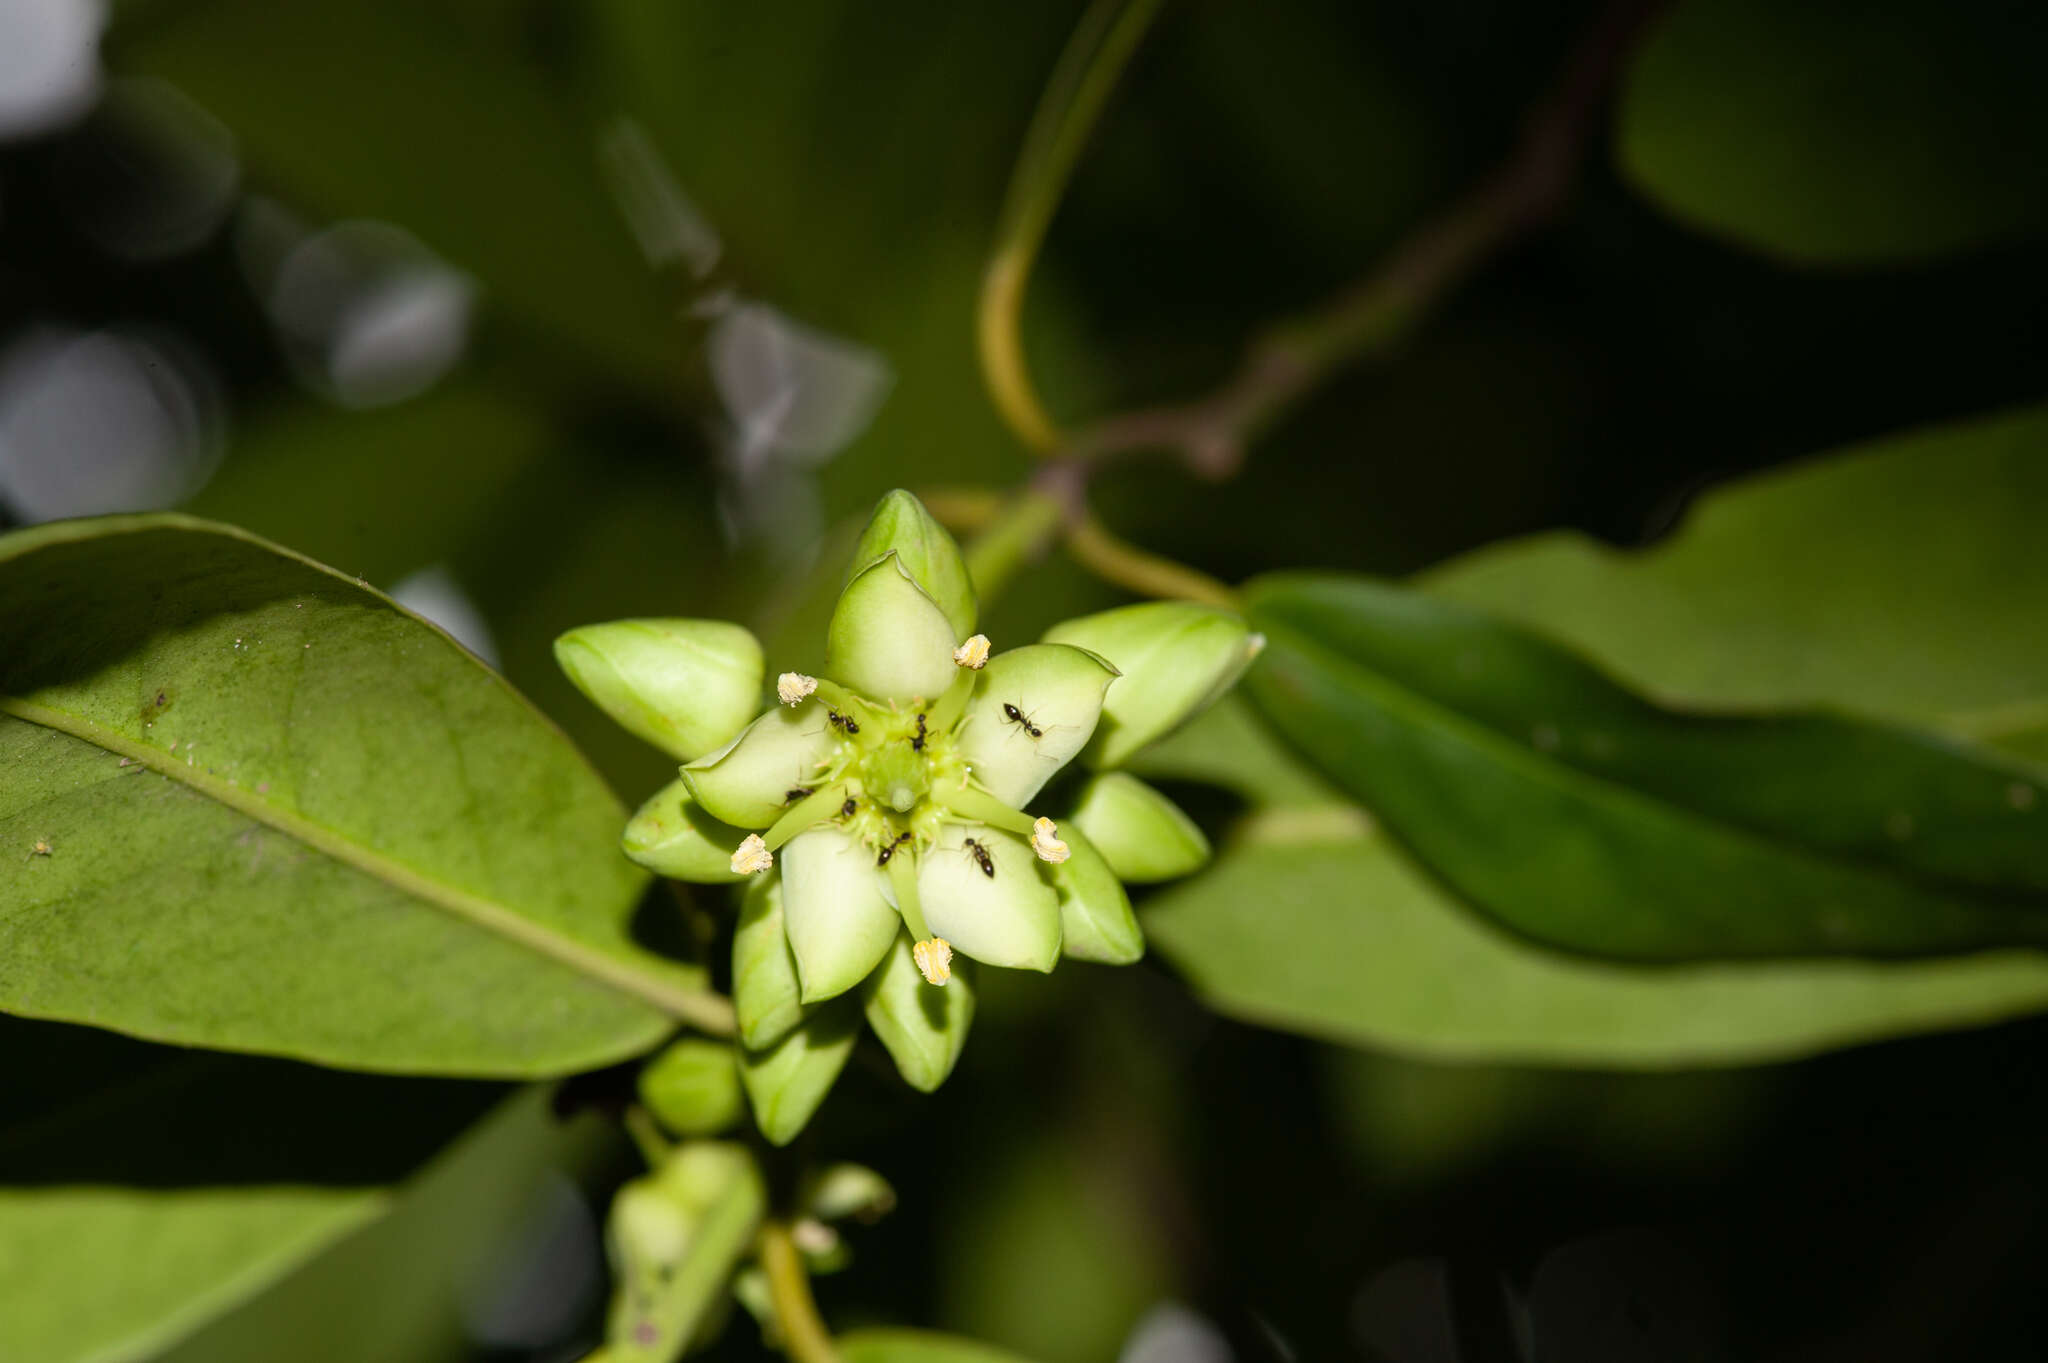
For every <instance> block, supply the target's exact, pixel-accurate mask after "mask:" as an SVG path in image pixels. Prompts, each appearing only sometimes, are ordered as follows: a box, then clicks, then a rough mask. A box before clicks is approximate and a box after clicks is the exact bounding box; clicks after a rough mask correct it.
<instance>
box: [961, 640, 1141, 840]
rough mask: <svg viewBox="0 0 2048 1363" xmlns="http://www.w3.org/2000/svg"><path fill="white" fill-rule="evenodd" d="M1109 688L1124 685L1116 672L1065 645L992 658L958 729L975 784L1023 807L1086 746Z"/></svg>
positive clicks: (1030, 648)
mask: <svg viewBox="0 0 2048 1363" xmlns="http://www.w3.org/2000/svg"><path fill="white" fill-rule="evenodd" d="M1111 682H1116V683H1117V686H1119V687H1120V686H1122V685H1123V683H1122V682H1120V681H1118V680H1117V671H1116V668H1114V667H1112V666H1111V665H1110V664H1109V663H1108V662H1106V661H1105V660H1104V659H1102V658H1101V657H1100V656H1098V655H1096V654H1094V653H1091V652H1089V651H1088V650H1087V649H1085V648H1073V647H1070V646H1068V645H1066V644H1027V645H1025V646H1024V647H1023V648H1013V649H1011V650H1009V651H1008V652H1007V653H998V654H997V655H996V656H995V657H993V658H990V659H989V660H988V666H986V667H984V668H983V669H982V670H981V675H980V676H979V677H977V678H975V681H974V697H973V699H972V700H970V701H969V702H968V704H967V713H966V715H965V717H963V718H962V719H961V721H960V726H959V728H958V730H957V731H956V732H957V733H958V735H959V745H960V755H961V756H963V757H965V758H966V759H967V763H968V765H969V766H970V767H972V768H973V770H974V779H975V781H976V783H978V784H979V785H980V786H981V787H982V788H983V789H984V790H986V791H988V793H989V794H991V795H993V796H995V797H996V798H997V799H998V800H1001V801H1003V802H1004V803H1005V804H1010V805H1017V806H1020V807H1021V806H1022V805H1023V804H1024V802H1025V801H1027V800H1029V799H1030V798H1031V797H1032V796H1034V795H1036V794H1038V792H1039V790H1040V789H1041V788H1042V787H1043V786H1044V785H1045V783H1046V782H1047V781H1049V780H1051V779H1052V777H1053V774H1054V773H1055V772H1057V771H1058V770H1059V769H1060V768H1061V767H1063V766H1065V765H1066V764H1067V762H1068V761H1069V760H1070V759H1071V758H1072V757H1073V756H1074V754H1075V753H1077V752H1079V751H1081V748H1082V746H1083V745H1084V744H1086V743H1087V742H1088V739H1089V736H1090V735H1091V734H1093V733H1094V732H1095V726H1096V721H1097V720H1098V719H1099V718H1101V716H1102V714H1103V712H1104V701H1103V695H1104V692H1106V691H1114V690H1115V689H1116V688H1115V687H1112V686H1111V685H1110V683H1111ZM1013 711H1014V713H1012V712H1013ZM1034 731H1035V732H1034Z"/></svg>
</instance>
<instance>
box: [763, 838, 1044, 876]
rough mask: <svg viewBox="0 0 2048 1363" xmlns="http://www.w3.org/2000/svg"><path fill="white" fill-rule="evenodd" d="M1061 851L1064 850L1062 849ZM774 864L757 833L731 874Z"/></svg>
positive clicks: (771, 855)
mask: <svg viewBox="0 0 2048 1363" xmlns="http://www.w3.org/2000/svg"><path fill="white" fill-rule="evenodd" d="M1061 850H1062V851H1064V850H1065V849H1064V848H1062V849H1061ZM774 864H775V854H774V853H773V852H771V851H769V850H768V844H767V843H765V842H762V841H761V835H760V834H759V833H749V834H747V836H746V840H745V841H744V842H742V843H741V844H740V845H739V850H738V851H736V852H734V853H733V854H732V873H733V874H734V875H736V876H750V875H753V874H755V873H756V872H758V871H765V870H767V869H768V868H769V867H771V866H773V865H774Z"/></svg>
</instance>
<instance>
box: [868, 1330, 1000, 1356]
mask: <svg viewBox="0 0 2048 1363" xmlns="http://www.w3.org/2000/svg"><path fill="white" fill-rule="evenodd" d="M837 1343H838V1345H839V1356H840V1357H841V1358H843V1359H844V1360H845V1363H1025V1360H1024V1359H1022V1358H1020V1357H1019V1356H1018V1355H1016V1354H1013V1353H1009V1352H1006V1351H1005V1350H1002V1349H996V1348H991V1347H990V1346H989V1345H986V1344H981V1343H977V1342H976V1341H974V1340H971V1339H961V1338H960V1337H959V1336H958V1335H941V1334H934V1333H933V1332H931V1331H930V1330H855V1331H854V1332H853V1333H851V1334H845V1335H841V1336H839V1338H838V1340H837Z"/></svg>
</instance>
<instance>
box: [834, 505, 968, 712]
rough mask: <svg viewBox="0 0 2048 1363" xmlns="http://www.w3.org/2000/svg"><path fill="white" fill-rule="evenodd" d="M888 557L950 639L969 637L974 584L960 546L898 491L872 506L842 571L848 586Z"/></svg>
mask: <svg viewBox="0 0 2048 1363" xmlns="http://www.w3.org/2000/svg"><path fill="white" fill-rule="evenodd" d="M892 552H893V553H894V554H895V555H896V557H897V559H898V561H899V562H901V563H902V564H903V567H904V571H906V572H907V573H909V574H910V579H911V581H913V582H915V583H916V584H917V585H918V586H919V587H921V588H923V590H924V593H925V595H926V596H929V597H930V598H931V599H932V600H933V601H934V602H936V603H937V604H938V607H939V609H940V610H941V611H943V612H945V616H946V623H947V624H948V625H950V626H952V630H953V637H954V638H955V639H964V638H966V637H967V636H968V635H969V634H971V633H973V632H974V616H975V602H974V582H973V580H972V579H971V578H969V577H968V575H967V564H966V561H965V560H963V559H962V558H961V557H960V546H959V545H957V544H955V543H954V542H953V537H952V536H951V535H949V534H947V533H946V527H944V526H943V525H940V524H939V523H938V522H937V521H935V520H933V519H932V513H931V512H929V511H927V510H925V508H924V503H923V502H920V501H919V500H918V499H917V498H916V497H914V496H912V495H911V494H910V493H908V492H905V491H903V490H902V489H901V488H898V489H897V490H896V491H894V492H891V493H890V494H889V495H888V496H886V497H884V498H882V500H881V501H880V502H877V503H876V504H875V514H874V515H873V516H871V517H869V519H868V528H867V529H866V530H865V531H864V532H862V534H861V537H860V543H858V544H856V545H855V546H854V549H853V558H852V559H851V561H850V562H849V563H848V565H847V572H846V579H847V581H848V582H849V583H851V582H852V581H853V579H854V578H856V577H858V576H859V575H860V574H861V571H862V570H863V569H865V568H867V567H868V566H869V565H871V564H873V563H875V562H876V561H878V560H879V559H881V558H882V557H883V555H885V554H889V553H892ZM834 675H837V674H836V673H835V674H834Z"/></svg>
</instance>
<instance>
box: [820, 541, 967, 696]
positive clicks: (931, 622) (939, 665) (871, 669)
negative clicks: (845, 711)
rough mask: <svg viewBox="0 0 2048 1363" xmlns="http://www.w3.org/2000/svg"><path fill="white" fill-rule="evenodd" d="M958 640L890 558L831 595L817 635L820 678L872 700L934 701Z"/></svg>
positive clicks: (948, 676) (949, 675)
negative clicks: (832, 603)
mask: <svg viewBox="0 0 2048 1363" xmlns="http://www.w3.org/2000/svg"><path fill="white" fill-rule="evenodd" d="M959 637H960V636H959V635H958V634H955V633H954V632H953V626H952V625H951V624H950V623H949V622H948V621H947V619H946V616H945V613H944V612H943V611H941V610H940V609H939V606H938V604H937V603H936V602H934V601H933V600H932V598H931V597H930V596H929V595H927V594H926V592H925V590H924V589H923V588H922V587H920V586H918V585H917V582H916V581H915V579H913V578H912V577H911V576H910V571H909V569H908V568H906V567H905V566H904V564H903V561H902V560H901V559H899V558H898V557H897V556H896V555H895V553H893V552H891V553H889V554H887V555H885V556H884V557H882V558H880V559H877V560H876V561H875V562H874V563H872V564H870V565H869V566H868V567H866V568H863V569H862V570H861V571H860V572H859V573H858V574H857V575H856V576H855V577H854V579H853V581H851V582H849V583H847V584H846V590H845V591H843V592H841V593H840V594H839V604H838V605H837V606H836V607H834V608H833V611H832V623H831V625H830V626H829V627H828V628H827V629H826V632H825V675H826V676H828V677H830V678H832V679H833V680H834V681H838V682H843V683H845V684H846V685H848V686H851V687H852V688H853V689H854V690H856V691H858V692H860V693H861V694H862V695H865V696H868V697H870V698H872V699H874V700H879V701H908V700H912V699H920V698H921V699H924V700H936V699H937V698H938V697H939V695H940V694H941V693H942V692H944V691H945V689H946V687H947V686H948V685H950V684H951V683H952V680H953V673H954V671H955V668H954V666H953V647H954V643H955V641H956V640H957V639H959Z"/></svg>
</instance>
